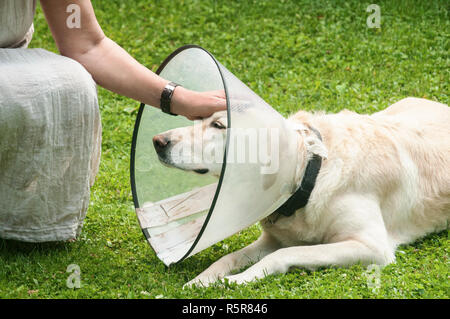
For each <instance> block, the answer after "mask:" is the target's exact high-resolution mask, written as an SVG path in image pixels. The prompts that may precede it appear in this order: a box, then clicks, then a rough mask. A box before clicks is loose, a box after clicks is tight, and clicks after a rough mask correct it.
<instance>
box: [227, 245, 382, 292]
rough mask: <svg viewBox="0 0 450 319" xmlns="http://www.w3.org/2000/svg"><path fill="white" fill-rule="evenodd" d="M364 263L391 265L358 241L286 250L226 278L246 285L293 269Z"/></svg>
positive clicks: (279, 251) (312, 268) (276, 252)
mask: <svg viewBox="0 0 450 319" xmlns="http://www.w3.org/2000/svg"><path fill="white" fill-rule="evenodd" d="M357 262H362V263H363V264H371V263H377V264H387V263H388V262H387V261H386V259H385V258H384V256H381V255H380V254H379V253H377V252H375V251H373V250H371V249H370V248H369V247H367V246H366V245H364V244H363V243H361V242H359V241H356V240H347V241H343V242H337V243H332V244H323V245H315V246H298V247H288V248H282V249H279V250H277V251H275V252H274V253H272V254H270V255H268V256H266V257H264V258H263V259H262V260H261V261H260V262H258V263H256V264H255V265H253V266H252V267H250V268H249V269H247V270H246V271H244V272H242V273H240V274H237V275H232V276H228V277H225V278H226V279H228V281H229V282H235V283H237V284H242V283H246V282H250V281H253V280H255V279H259V278H264V277H265V276H267V275H270V274H276V273H285V272H287V271H288V270H289V268H291V267H302V268H306V269H310V270H314V269H317V268H318V267H325V266H349V265H352V264H355V263H357Z"/></svg>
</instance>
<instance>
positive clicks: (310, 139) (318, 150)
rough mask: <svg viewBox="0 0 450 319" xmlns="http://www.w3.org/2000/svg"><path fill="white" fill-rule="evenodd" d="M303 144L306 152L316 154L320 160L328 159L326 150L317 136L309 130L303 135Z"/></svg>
mask: <svg viewBox="0 0 450 319" xmlns="http://www.w3.org/2000/svg"><path fill="white" fill-rule="evenodd" d="M304 143H305V147H306V150H307V151H308V152H310V153H313V154H317V155H319V156H320V157H322V158H327V157H328V150H327V148H326V147H325V144H324V143H323V142H322V140H321V139H320V138H319V136H318V135H317V134H315V133H314V132H312V131H311V130H308V132H307V134H305V137H304Z"/></svg>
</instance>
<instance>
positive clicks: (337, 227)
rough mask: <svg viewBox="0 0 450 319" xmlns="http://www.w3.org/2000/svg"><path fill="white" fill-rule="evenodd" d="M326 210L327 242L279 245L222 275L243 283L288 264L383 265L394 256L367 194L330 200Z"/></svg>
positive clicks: (309, 266) (312, 266)
mask: <svg viewBox="0 0 450 319" xmlns="http://www.w3.org/2000/svg"><path fill="white" fill-rule="evenodd" d="M330 208H331V209H332V210H331V211H327V212H326V214H325V215H326V216H327V217H328V218H329V220H328V223H327V225H328V226H326V227H325V228H324V229H326V232H327V233H331V234H334V236H333V237H332V238H330V239H329V241H328V242H329V243H325V244H319V245H314V246H294V247H288V248H281V249H279V250H277V251H275V252H273V253H271V254H270V255H267V256H266V257H264V258H263V259H261V261H259V262H258V263H256V264H255V265H253V266H251V267H250V268H248V269H247V270H246V271H244V272H242V273H240V274H237V275H232V276H228V277H226V278H227V279H228V280H229V281H230V282H236V283H239V284H241V283H245V282H249V281H252V280H255V279H258V278H263V277H265V276H267V275H270V274H275V273H285V272H287V271H288V270H289V268H291V267H301V268H306V269H311V270H314V269H317V268H318V267H328V266H337V267H339V266H341V267H343V266H349V265H353V264H356V263H358V262H361V263H363V264H366V265H367V264H371V263H376V264H380V265H386V264H388V263H390V262H392V261H394V259H395V255H394V248H393V247H392V246H391V245H390V244H389V240H388V235H387V231H386V228H385V225H384V221H383V217H382V214H381V211H380V207H379V205H378V202H377V201H376V200H374V199H371V198H370V197H369V196H363V195H358V194H350V195H347V196H342V197H341V199H340V200H339V201H336V202H334V203H333V205H332V207H330Z"/></svg>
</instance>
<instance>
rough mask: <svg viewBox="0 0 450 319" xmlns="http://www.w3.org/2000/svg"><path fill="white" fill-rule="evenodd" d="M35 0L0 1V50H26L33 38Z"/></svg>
mask: <svg viewBox="0 0 450 319" xmlns="http://www.w3.org/2000/svg"><path fill="white" fill-rule="evenodd" d="M35 9H36V0H0V48H26V47H27V46H28V44H29V43H30V41H31V38H32V36H33V32H34V28H33V18H34V13H35Z"/></svg>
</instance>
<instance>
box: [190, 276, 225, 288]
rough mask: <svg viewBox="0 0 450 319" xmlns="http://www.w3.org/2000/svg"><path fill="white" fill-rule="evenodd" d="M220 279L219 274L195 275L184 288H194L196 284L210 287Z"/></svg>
mask: <svg viewBox="0 0 450 319" xmlns="http://www.w3.org/2000/svg"><path fill="white" fill-rule="evenodd" d="M219 279H220V278H218V277H217V276H202V275H199V276H197V277H195V278H194V279H192V280H191V281H189V282H187V283H186V284H184V286H183V289H184V288H192V287H194V286H196V287H205V288H206V287H209V286H210V285H212V284H213V283H215V282H217V281H218V280H219Z"/></svg>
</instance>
